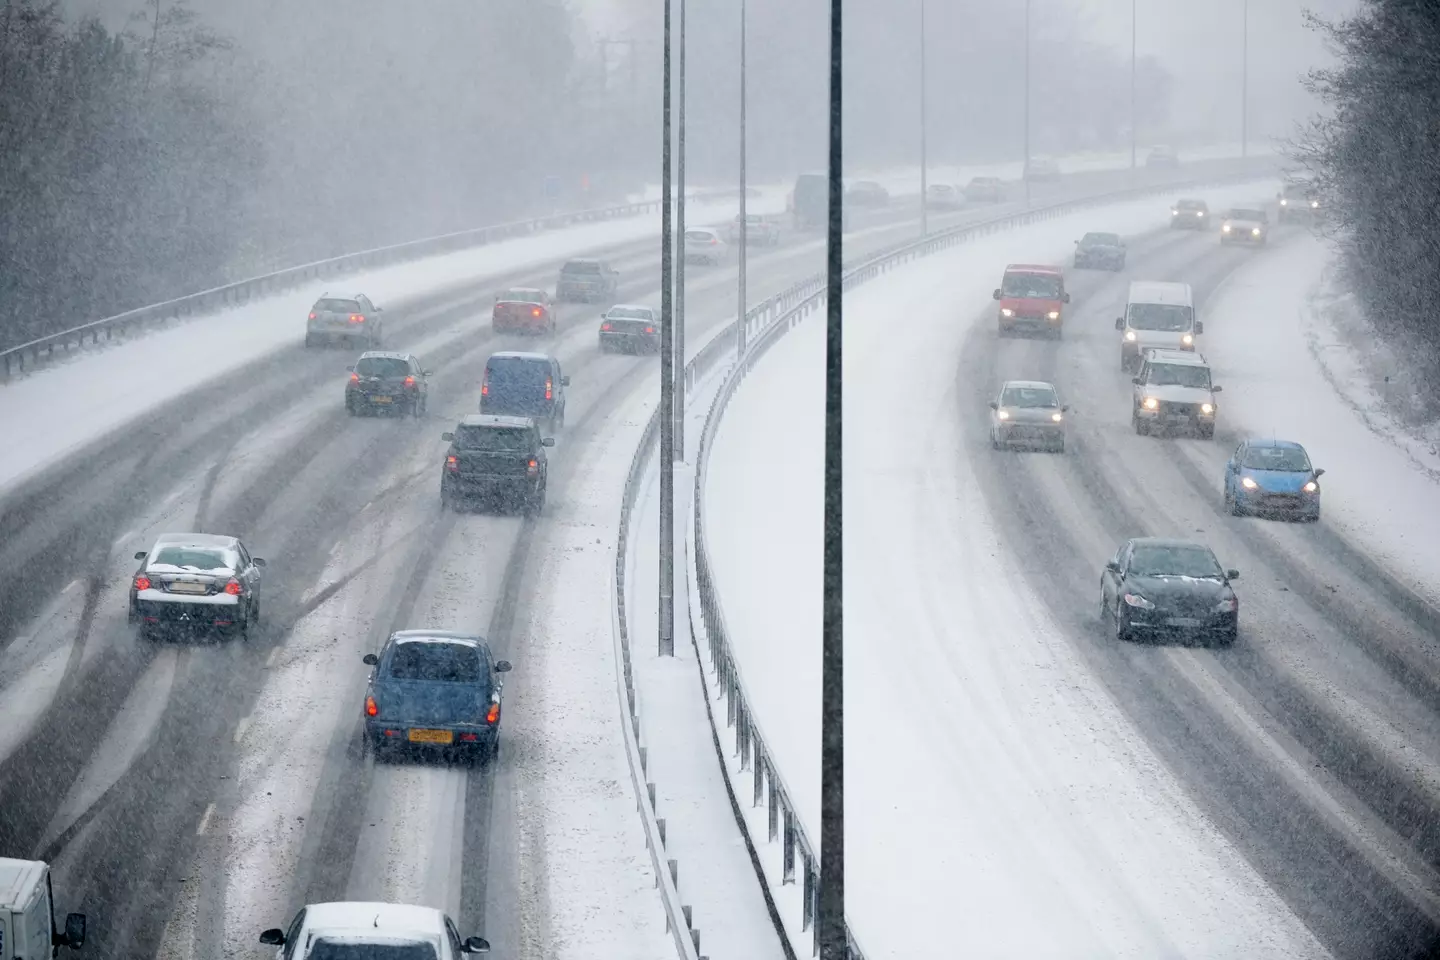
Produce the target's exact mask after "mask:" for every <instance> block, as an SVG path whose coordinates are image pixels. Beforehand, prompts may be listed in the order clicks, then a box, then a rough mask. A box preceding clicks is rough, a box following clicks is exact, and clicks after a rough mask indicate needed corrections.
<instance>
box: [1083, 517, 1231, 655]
mask: <svg viewBox="0 0 1440 960" xmlns="http://www.w3.org/2000/svg"><path fill="white" fill-rule="evenodd" d="M1239 577H1240V571H1238V570H1225V569H1223V568H1222V567H1221V566H1220V561H1219V560H1217V559H1215V553H1214V552H1213V551H1212V550H1211V549H1210V548H1209V547H1207V546H1205V545H1204V544H1203V543H1194V542H1192V541H1188V540H1166V539H1161V538H1159V537H1136V538H1135V539H1133V540H1127V541H1126V542H1125V543H1124V544H1123V545H1122V546H1121V547H1120V549H1119V550H1117V551H1115V556H1114V557H1112V558H1111V559H1110V561H1109V562H1108V563H1106V564H1105V572H1104V573H1102V574H1101V575H1100V616H1101V618H1102V619H1107V620H1109V621H1110V623H1111V625H1112V626H1113V627H1114V631H1115V633H1114V636H1115V639H1116V640H1118V641H1120V642H1122V643H1123V642H1126V641H1129V640H1132V639H1134V638H1135V637H1136V636H1138V635H1141V634H1144V635H1146V636H1150V637H1163V636H1165V635H1167V634H1170V635H1192V636H1194V635H1198V636H1201V637H1207V638H1213V639H1215V640H1216V641H1218V642H1219V643H1220V644H1221V645H1223V646H1229V645H1231V644H1232V643H1234V642H1235V639H1236V636H1237V633H1238V627H1239V619H1240V616H1239V615H1240V601H1239V600H1238V599H1237V598H1236V596H1235V591H1234V590H1233V589H1232V588H1231V586H1230V581H1232V580H1237V579H1239Z"/></svg>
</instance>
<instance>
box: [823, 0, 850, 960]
mask: <svg viewBox="0 0 1440 960" xmlns="http://www.w3.org/2000/svg"><path fill="white" fill-rule="evenodd" d="M842 6H843V3H842V0H830V208H829V211H828V212H829V217H828V220H829V224H828V233H829V238H828V249H827V251H826V254H827V255H826V263H825V273H826V300H825V497H824V501H825V539H824V548H823V553H822V572H821V577H820V582H821V587H822V590H823V598H822V601H821V602H822V607H821V619H820V635H821V636H820V656H821V660H822V663H821V667H820V703H821V707H820V890H819V897H818V899H819V904H818V908H817V910H816V911H815V934H816V940H817V941H818V944H819V947H820V960H847V956H846V954H847V953H848V951H847V949H846V946H847V944H846V940H847V938H846V936H845V630H844V595H843V591H844V588H845V578H844V544H845V541H844V538H843V537H842V536H841V524H842V522H843V518H844V513H843V510H842V509H841V507H842V504H843V499H842V497H841V481H842V479H843V476H842V473H841V464H842V463H843V458H842V457H841V451H840V444H841V440H842V438H843V436H844V433H843V431H842V429H841V414H842V407H843V404H842V402H841V401H842V384H841V381H842V376H841V369H842V368H841V364H840V347H841V317H842V315H843V314H844V306H843V299H842V298H843V292H844V288H843V285H842V282H841V281H842V279H843V274H842V268H843V264H844V255H843V250H842V248H841V244H842V242H843V233H842V228H843V225H844V215H845V210H844V206H843V204H844V202H845V192H844V189H843V187H842V183H841V175H842V169H843V168H842V161H843V159H844V152H843V150H842V141H841V138H840V117H841V113H840V108H841V93H842V91H841V80H842V78H843V76H844V74H843V73H842V72H841V69H840V66H841V63H840V59H841V58H840V53H841V39H842V37H843V31H842V29H841V18H842V14H841V8H842Z"/></svg>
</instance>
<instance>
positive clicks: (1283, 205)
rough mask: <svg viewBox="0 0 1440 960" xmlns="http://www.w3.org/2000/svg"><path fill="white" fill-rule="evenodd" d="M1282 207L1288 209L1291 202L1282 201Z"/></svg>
mask: <svg viewBox="0 0 1440 960" xmlns="http://www.w3.org/2000/svg"><path fill="white" fill-rule="evenodd" d="M1280 206H1282V207H1288V206H1290V201H1289V200H1281V201H1280Z"/></svg>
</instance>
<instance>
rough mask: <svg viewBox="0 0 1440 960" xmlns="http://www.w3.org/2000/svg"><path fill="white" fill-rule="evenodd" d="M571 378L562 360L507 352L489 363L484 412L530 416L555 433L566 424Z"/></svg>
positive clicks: (482, 388) (482, 396)
mask: <svg viewBox="0 0 1440 960" xmlns="http://www.w3.org/2000/svg"><path fill="white" fill-rule="evenodd" d="M568 386H570V378H569V377H567V376H564V375H563V374H562V373H561V372H560V361H559V360H556V359H555V358H554V357H551V356H547V355H546V354H543V353H523V352H519V351H514V350H504V351H501V352H500V353H494V354H491V355H490V359H489V360H486V361H485V379H484V380H482V381H481V383H480V412H481V413H494V414H498V415H499V416H504V417H530V418H531V419H533V420H538V421H541V422H543V423H544V424H545V425H546V426H547V428H548V429H549V431H550V432H551V433H553V432H555V431H557V430H559V429H560V428H561V427H563V426H564V425H565V388H566V387H568Z"/></svg>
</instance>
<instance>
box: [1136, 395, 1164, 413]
mask: <svg viewBox="0 0 1440 960" xmlns="http://www.w3.org/2000/svg"><path fill="white" fill-rule="evenodd" d="M1140 405H1141V406H1142V407H1144V408H1145V409H1146V410H1157V409H1159V407H1160V401H1159V400H1156V399H1155V398H1154V397H1146V398H1145V400H1144V402H1142V403H1141V404H1140Z"/></svg>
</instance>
